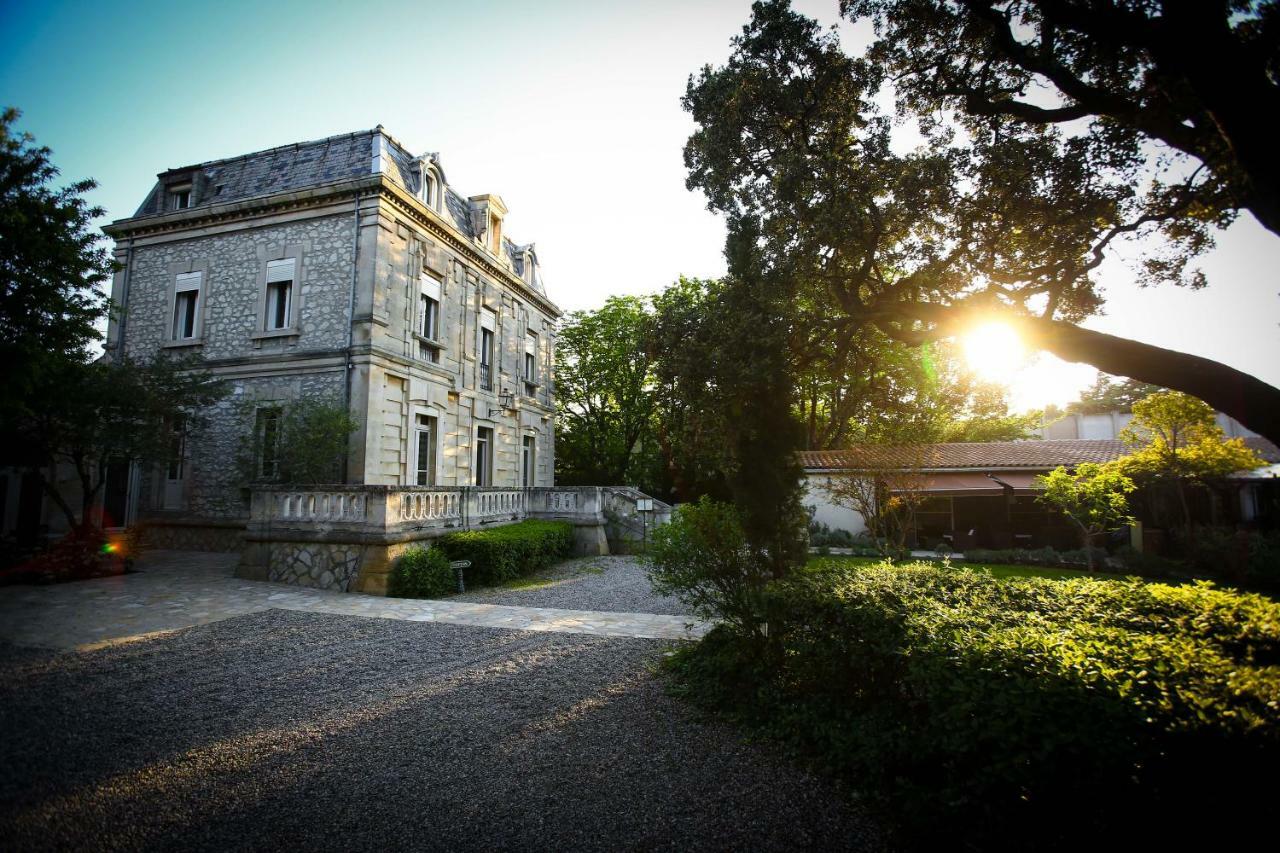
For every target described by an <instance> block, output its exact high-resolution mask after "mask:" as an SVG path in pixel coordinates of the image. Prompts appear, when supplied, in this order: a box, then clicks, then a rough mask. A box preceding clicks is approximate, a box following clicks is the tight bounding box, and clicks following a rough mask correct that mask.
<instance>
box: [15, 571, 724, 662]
mask: <svg viewBox="0 0 1280 853" xmlns="http://www.w3.org/2000/svg"><path fill="white" fill-rule="evenodd" d="M237 559H238V555H235V554H210V553H204V552H195V551H152V552H149V553H148V554H146V555H145V556H144V557H143V558H142V559H141V560H139V563H138V569H139V571H137V572H136V573H133V574H129V575H124V576H121V577H112V578H96V579H94V580H86V581H77V582H74V583H64V584H55V585H51V586H14V587H6V588H0V638H2V639H5V640H9V641H11V642H14V643H18V644H20V645H29V646H42V647H46V648H55V649H73V648H79V649H86V648H92V647H94V646H97V645H103V644H112V643H118V642H125V641H128V640H130V639H135V638H138V637H146V636H149V635H153V634H157V633H160V632H165V631H174V630H178V629H181V628H187V627H190V626H192V625H202V624H206V623H209V622H218V621H220V620H223V619H230V618H233V617H236V616H244V615H246V614H250V613H257V612H260V611H263V610H270V609H279V610H295V611H303V612H309V613H330V614H334V615H345V616H364V617H374V618H383V619H397V620H404V621H411V622H445V623H452V624H456V625H475V626H480V627H488V628H516V629H523V630H527V631H551V632H563V633H570V634H592V635H596V636H603V637H637V638H649V639H667V640H676V639H688V638H695V637H699V636H701V635H702V634H704V633H706V631H707V630H708V629H709V627H710V626H709V625H707V624H705V623H702V622H699V621H698V620H695V619H693V618H692V617H688V616H678V615H672V614H669V613H633V612H618V611H609V612H607V611H603V610H579V609H568V608H551V607H522V606H512V605H504V604H490V603H477V602H468V601H454V600H443V601H435V600H412V599H397V598H382V597H380V596H372V595H358V594H354V593H341V592H330V591H327V590H318V589H308V588H305V587H294V586H285V585H283V584H276V583H267V582H262V581H248V580H241V579H239V578H237V577H235V576H234V575H233V572H234V570H235V564H236V560H237Z"/></svg>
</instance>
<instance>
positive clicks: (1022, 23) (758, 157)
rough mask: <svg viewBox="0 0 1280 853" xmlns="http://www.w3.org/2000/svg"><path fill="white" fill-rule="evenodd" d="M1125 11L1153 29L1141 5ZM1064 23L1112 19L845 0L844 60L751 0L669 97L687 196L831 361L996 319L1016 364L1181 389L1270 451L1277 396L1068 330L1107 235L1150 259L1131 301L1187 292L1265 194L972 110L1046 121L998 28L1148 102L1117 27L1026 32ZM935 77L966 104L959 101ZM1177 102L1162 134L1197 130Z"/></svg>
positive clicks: (1206, 164)
mask: <svg viewBox="0 0 1280 853" xmlns="http://www.w3.org/2000/svg"><path fill="white" fill-rule="evenodd" d="M1128 5H1132V6H1133V7H1134V8H1135V9H1139V10H1145V12H1146V14H1148V15H1150V16H1154V17H1159V15H1158V14H1157V13H1156V12H1154V11H1151V10H1150V9H1149V8H1148V7H1150V6H1152V5H1153V4H1140V3H1133V4H1126V8H1127V7H1128ZM1210 5H1212V4H1210ZM980 7H981V8H980ZM995 7H999V8H998V9H997V13H998V17H999V19H1000V20H995V19H992V17H991V11H990V10H991V9H992V8H995ZM1067 7H1078V8H1075V12H1076V13H1077V16H1078V17H1080V16H1083V17H1088V14H1092V13H1094V12H1096V13H1097V14H1099V15H1103V14H1109V12H1110V11H1111V10H1114V9H1115V8H1117V4H1108V3H1102V4H1097V3H1091V4H1088V7H1087V8H1086V7H1085V6H1083V5H1081V4H1071V3H1049V2H1045V3H1033V2H1010V3H1001V4H975V3H967V2H966V3H959V2H957V3H943V2H937V3H927V2H923V0H922V2H915V3H913V2H901V3H893V2H888V0H885V2H879V3H876V2H850V3H846V4H845V9H846V11H847V12H848V13H849V14H850V15H851V16H853V17H855V18H856V17H858V16H861V15H869V16H872V17H877V16H878V20H879V22H880V24H881V29H880V35H879V38H878V39H877V41H876V42H875V43H874V44H873V46H872V47H871V48H870V49H869V50H868V51H866V52H865V53H863V54H862V55H858V56H851V55H849V54H848V53H846V52H845V51H844V50H843V49H842V48H841V46H840V44H839V42H838V40H837V38H836V36H835V35H834V34H833V33H830V32H824V31H822V30H821V29H820V28H819V27H818V25H817V24H816V23H815V22H813V21H811V20H809V19H807V18H804V17H803V16H800V15H798V14H796V13H794V12H793V11H792V10H791V9H790V8H789V6H788V4H787V3H786V2H779V0H771V2H761V3H757V4H756V5H755V6H754V7H753V15H752V19H751V21H750V22H749V23H748V25H747V26H746V27H744V29H743V32H742V35H741V36H739V37H738V38H736V39H735V40H734V50H733V53H732V55H731V56H730V58H729V60H728V62H727V63H726V64H725V65H724V66H723V67H721V68H712V67H706V68H704V69H703V70H702V72H701V73H700V74H699V75H697V76H695V77H694V78H691V80H690V83H689V87H688V91H687V93H686V97H685V106H686V108H687V109H688V110H689V112H690V113H691V114H692V115H693V117H694V119H695V121H696V122H697V124H698V128H697V130H696V132H695V133H694V134H693V136H692V137H691V138H690V140H689V142H688V144H687V146H686V150H685V158H686V164H687V165H688V167H689V186H690V187H691V188H697V189H700V190H702V191H704V192H705V193H706V194H707V196H708V199H709V202H710V206H711V207H712V208H713V209H715V210H719V211H721V212H724V213H725V214H726V215H727V216H728V219H729V226H730V230H731V232H751V233H755V234H757V235H758V241H759V244H760V248H759V252H758V256H759V257H760V258H761V259H762V262H763V263H764V264H765V267H766V273H767V275H768V276H769V277H770V279H771V280H773V281H785V282H787V283H788V285H787V286H788V287H790V288H793V289H794V293H793V295H792V304H793V305H794V306H795V310H796V311H797V312H800V313H801V314H802V316H800V317H799V318H798V322H801V323H804V324H805V325H806V327H807V328H810V329H812V330H814V331H815V333H817V334H819V335H821V336H824V337H823V338H822V340H823V342H824V344H825V345H826V346H827V347H828V348H836V349H838V348H840V347H842V346H846V345H849V343H850V342H851V341H852V340H853V339H854V337H855V335H854V334H853V333H852V331H851V330H853V329H857V328H862V327H865V326H868V325H870V326H874V327H875V328H877V329H879V330H880V331H882V332H883V333H884V334H886V335H889V336H891V337H893V338H895V339H897V340H900V341H904V342H909V343H917V342H923V341H927V340H934V339H937V338H941V337H948V336H953V335H955V334H957V333H958V332H959V331H961V330H963V329H965V328H967V327H969V326H971V325H972V324H974V323H975V322H978V321H980V320H988V319H991V318H1000V319H1003V320H1004V321H1006V322H1009V323H1011V324H1013V325H1016V326H1018V327H1019V328H1020V330H1021V332H1022V334H1023V336H1024V338H1026V339H1027V340H1028V342H1029V343H1030V344H1031V345H1033V346H1037V347H1039V348H1042V349H1045V350H1048V351H1050V352H1053V353H1054V354H1056V355H1058V356H1060V357H1062V358H1064V359H1067V360H1069V361H1084V362H1088V363H1090V364H1093V365H1095V366H1097V367H1099V368H1100V369H1102V370H1104V371H1106V372H1108V373H1112V374H1118V375H1123V376H1131V377H1134V378H1136V379H1140V380H1142V381H1145V382H1150V383H1153V384H1158V385H1161V386H1164V387H1171V388H1178V389H1180V390H1184V391H1186V392H1188V393H1191V394H1193V395H1195V396H1197V397H1200V398H1202V399H1204V400H1206V401H1208V402H1209V403H1211V404H1212V405H1214V406H1215V407H1216V408H1219V409H1221V410H1223V411H1225V412H1228V413H1229V414H1232V415H1234V416H1235V417H1237V418H1239V419H1240V420H1241V421H1242V422H1244V423H1245V424H1246V425H1248V426H1250V427H1252V428H1253V429H1256V430H1258V431H1259V432H1262V433H1264V434H1266V435H1269V436H1271V437H1272V438H1280V390H1278V389H1276V388H1273V387H1271V386H1270V385H1267V384H1266V383H1263V382H1261V381H1259V380H1257V379H1256V378H1254V377H1251V376H1248V375H1247V374H1244V373H1242V372H1240V371H1237V370H1234V369H1232V368H1230V367H1228V366H1226V365H1222V364H1219V363H1217V362H1213V361H1211V360H1209V359H1204V358H1200V357H1198V356H1193V355H1189V354H1186V353H1179V352H1174V351H1172V350H1166V349H1162V348H1159V347H1154V346H1150V345H1147V344H1143V343H1140V342H1137V341H1132V340H1128V339H1124V338H1118V337H1115V336H1112V335H1106V334H1103V333H1100V332H1095V331H1091V330H1088V329H1084V328H1083V327H1081V326H1080V325H1079V323H1080V322H1081V321H1082V320H1084V319H1086V318H1087V317H1089V316H1091V315H1093V314H1095V313H1097V312H1098V311H1099V309H1100V308H1101V306H1102V297H1101V295H1100V293H1099V292H1098V291H1097V289H1096V280H1095V277H1094V275H1095V272H1096V270H1097V268H1098V266H1099V265H1100V264H1101V263H1102V262H1103V260H1104V259H1105V257H1106V256H1107V253H1108V251H1109V250H1110V249H1111V248H1113V247H1114V245H1115V244H1116V243H1117V241H1119V240H1122V239H1128V238H1131V237H1141V236H1145V235H1150V234H1153V233H1156V232H1158V236H1159V237H1160V238H1161V239H1159V240H1156V241H1150V243H1155V244H1156V245H1158V249H1157V250H1156V251H1154V252H1150V253H1148V254H1147V256H1146V257H1145V258H1144V261H1143V265H1142V269H1141V271H1140V276H1141V277H1142V281H1143V283H1144V284H1157V283H1170V282H1172V283H1178V284H1183V285H1188V286H1192V287H1198V286H1202V285H1203V284H1204V280H1203V276H1202V275H1200V273H1199V272H1198V271H1196V270H1195V269H1194V268H1193V265H1192V263H1193V261H1194V259H1195V257H1196V256H1197V255H1199V254H1201V253H1202V252H1204V251H1205V250H1206V249H1208V248H1209V247H1211V246H1212V244H1213V233H1214V231H1215V229H1217V228H1220V227H1222V226H1224V225H1226V224H1228V223H1229V222H1230V221H1231V219H1232V218H1233V217H1234V216H1235V215H1236V214H1237V212H1238V211H1239V210H1240V209H1242V208H1247V209H1249V210H1251V211H1254V212H1255V213H1257V215H1259V218H1260V219H1261V218H1263V217H1264V216H1265V211H1264V212H1263V213H1258V210H1261V209H1262V207H1263V205H1262V202H1261V201H1259V199H1261V198H1262V197H1263V195H1265V192H1264V190H1265V187H1264V188H1263V189H1259V187H1262V186H1263V184H1265V181H1264V180H1262V179H1261V178H1246V177H1242V175H1245V172H1244V169H1245V167H1244V166H1243V165H1241V162H1242V161H1241V160H1240V158H1235V159H1232V158H1230V157H1226V155H1223V154H1222V153H1221V151H1218V149H1215V148H1214V147H1213V146H1212V145H1210V144H1209V143H1208V142H1206V143H1205V145H1204V146H1203V148H1202V150H1201V154H1195V153H1194V152H1188V151H1186V150H1184V149H1181V148H1176V147H1174V146H1172V145H1170V144H1169V143H1166V142H1165V141H1163V140H1161V139H1160V138H1159V137H1158V136H1156V135H1154V134H1153V133H1152V131H1151V129H1150V128H1148V127H1145V126H1144V125H1142V124H1141V123H1136V122H1129V123H1125V122H1124V121H1121V120H1119V119H1116V118H1113V117H1111V116H1105V115H1100V114H1099V115H1097V116H1094V118H1093V119H1092V120H1091V119H1090V115H1092V114H1088V113H1087V112H1081V110H1083V109H1084V107H1083V106H1082V103H1083V102H1081V104H1077V105H1076V106H1075V107H1074V108H1073V113H1074V114H1073V115H1071V116H1070V118H1072V122H1070V123H1066V124H1064V123H1060V122H1057V121H1045V120H1038V119H1037V116H1034V115H1031V114H1030V111H1029V110H1027V109H1023V108H1021V107H1019V108H1010V109H1003V108H1002V109H993V108H991V107H990V104H988V103H987V102H984V101H983V100H982V98H981V97H980V96H979V95H980V94H982V93H986V95H987V96H989V97H988V101H989V102H990V103H991V104H1000V105H1003V104H1004V103H1005V102H1006V101H1013V102H1017V103H1025V104H1028V105H1030V106H1036V107H1038V108H1039V107H1043V108H1044V109H1047V110H1056V109H1059V107H1056V106H1052V105H1051V104H1052V103H1053V102H1052V100H1051V99H1046V97H1044V96H1043V95H1042V93H1040V92H1039V91H1038V90H1036V83H1037V82H1038V81H1039V79H1040V77H1041V76H1043V72H1042V71H1037V70H1035V69H1027V68H1023V69H1022V70H1021V71H1016V70H1015V71H1010V70H1009V67H1008V62H1010V61H1012V60H1008V61H1006V60H1001V59H1000V54H999V50H1000V49H1007V50H1008V51H1010V52H1011V55H1017V54H1018V50H1017V49H1016V46H1011V45H1010V44H1009V43H1008V39H1007V38H1005V36H1004V35H1003V34H1002V31H1001V27H1002V24H1001V23H1000V22H1001V21H1004V22H1006V23H1007V25H1008V30H1009V33H1011V34H1012V36H1013V37H1015V40H1016V39H1023V40H1024V41H1022V42H1018V43H1024V44H1033V45H1037V46H1038V47H1037V50H1038V51H1039V56H1040V57H1041V58H1042V59H1045V61H1049V60H1048V59H1046V57H1050V56H1051V55H1053V51H1054V50H1056V49H1059V48H1061V49H1062V50H1064V51H1069V55H1070V56H1071V57H1075V59H1073V60H1072V61H1075V62H1076V63H1077V66H1078V69H1077V70H1078V71H1079V73H1081V74H1084V76H1085V77H1086V78H1087V79H1088V80H1089V81H1091V83H1092V84H1093V85H1094V87H1095V88H1100V89H1110V90H1115V91H1118V90H1119V89H1120V88H1121V87H1124V86H1126V85H1132V86H1135V87H1138V88H1139V89H1142V87H1143V86H1147V85H1153V84H1148V83H1143V82H1142V81H1143V80H1145V79H1147V78H1151V79H1154V78H1152V77H1151V74H1152V72H1150V70H1149V68H1148V67H1147V66H1146V65H1144V64H1143V61H1141V56H1142V54H1141V50H1139V49H1138V48H1135V49H1134V51H1137V52H1134V51H1129V52H1128V53H1126V52H1125V51H1124V50H1119V53H1116V50H1118V49H1117V48H1115V47H1114V45H1113V44H1112V43H1113V42H1115V41H1116V40H1118V39H1121V38H1122V37H1123V34H1122V33H1121V32H1120V31H1117V32H1116V33H1114V34H1113V35H1111V36H1099V35H1096V34H1091V33H1090V32H1087V31H1085V30H1083V29H1081V30H1079V31H1073V34H1072V35H1070V36H1068V35H1067V32H1066V28H1065V26H1061V25H1058V24H1055V23H1054V22H1053V20H1052V19H1051V18H1049V17H1047V16H1042V15H1041V13H1042V11H1043V9H1047V8H1052V9H1053V10H1055V11H1062V10H1067V11H1070V9H1067ZM984 8H985V11H984ZM1091 10H1092V12H1091ZM1131 11H1132V10H1131ZM1134 14H1136V12H1135V13H1134ZM1232 15H1233V17H1229V18H1228V24H1229V25H1230V26H1235V27H1237V28H1238V29H1240V33H1241V37H1242V38H1244V37H1245V36H1246V35H1248V34H1249V33H1252V32H1254V30H1256V31H1257V33H1258V34H1257V35H1253V36H1249V38H1247V39H1245V40H1246V41H1249V40H1250V39H1252V41H1250V44H1251V45H1253V47H1252V48H1251V49H1253V50H1254V51H1255V52H1257V51H1259V50H1261V51H1262V52H1263V53H1265V52H1266V50H1267V47H1266V45H1268V44H1270V43H1271V41H1274V38H1273V37H1272V35H1271V33H1272V31H1273V30H1272V29H1270V25H1269V21H1270V20H1271V7H1270V5H1269V4H1268V5H1267V6H1265V7H1259V8H1254V7H1252V6H1251V7H1248V8H1240V9H1233V10H1232ZM1231 22H1235V23H1231ZM1241 22H1243V23H1241ZM1250 22H1252V23H1250ZM948 27H949V29H948ZM984 27H985V28H986V29H983V28H984ZM1251 28H1252V29H1251ZM1037 33H1038V35H1037ZM1028 40H1029V41H1028ZM1063 45H1069V48H1066V47H1062V46H1063ZM1241 49H1242V50H1243V49H1244V48H1241ZM1108 51H1111V53H1108ZM1112 53H1115V55H1116V56H1119V57H1120V58H1114V57H1113V58H1107V57H1108V56H1111V54H1112ZM1065 55H1067V54H1064V56H1065ZM1028 61H1030V60H1028ZM1154 61H1155V60H1154V59H1152V60H1151V62H1154ZM984 62H986V63H987V65H983V63H984ZM1089 62H1093V63H1094V66H1089V65H1088V63H1089ZM1002 63H1003V64H1002ZM1153 67H1154V66H1153ZM940 69H943V70H942V71H940ZM948 69H949V70H948ZM1080 69H1084V70H1080ZM943 71H946V73H943ZM952 72H954V73H952ZM1240 73H1241V74H1244V73H1245V72H1244V71H1241V72H1240ZM1055 74H1056V72H1055ZM1002 75H1003V76H1002ZM957 79H959V80H961V81H964V80H969V81H970V82H973V83H974V84H975V85H977V84H981V86H983V87H986V88H983V89H982V90H981V92H980V93H979V95H974V94H972V93H970V92H968V91H963V90H962V85H961V83H957V82H956V80H957ZM1051 79H1053V78H1051ZM1056 79H1057V80H1058V81H1059V82H1061V81H1062V80H1065V79H1066V78H1065V76H1063V75H1060V74H1058V75H1057V76H1056ZM1251 79H1252V78H1251ZM1268 81H1269V78H1268ZM1268 81H1264V82H1265V83H1266V85H1272V84H1271V83H1270V82H1268ZM1170 85H1172V84H1170ZM1241 85H1242V86H1244V85H1245V81H1241ZM886 88H889V89H892V90H893V91H896V93H897V94H898V96H899V107H900V112H901V114H902V115H903V116H906V117H911V118H913V119H916V120H917V125H918V127H919V129H920V130H921V132H922V133H923V134H924V136H925V144H924V145H922V146H920V147H919V148H917V149H916V150H913V151H902V150H900V148H901V146H900V145H899V144H897V142H898V141H897V140H895V138H894V135H893V132H892V130H893V116H891V115H890V114H888V113H887V112H886V111H885V110H884V109H883V108H882V107H881V106H880V103H881V99H882V95H883V93H884V91H885V90H886ZM1033 90H1034V91H1033ZM1142 91H1144V92H1145V91H1146V89H1142ZM1179 91H1180V92H1182V90H1179ZM1182 94H1183V95H1184V96H1185V97H1184V100H1183V101H1180V102H1179V103H1180V104H1182V106H1179V107H1177V108H1176V109H1175V108H1174V107H1170V108H1169V109H1170V110H1172V112H1171V114H1173V115H1178V116H1182V117H1181V118H1180V119H1179V120H1178V121H1177V122H1176V123H1179V124H1181V125H1183V126H1184V127H1190V126H1193V125H1195V124H1196V122H1197V121H1200V127H1201V129H1202V130H1203V129H1204V128H1207V127H1208V125H1207V124H1205V121H1208V119H1203V116H1200V114H1199V113H1197V114H1196V116H1190V114H1189V113H1187V112H1186V111H1187V110H1190V109H1191V107H1189V106H1187V104H1190V103H1192V101H1191V100H1189V98H1190V95H1187V94H1186V93H1185V92H1182ZM1023 95H1026V98H1024V97H1023ZM1151 99H1152V100H1153V101H1158V100H1159V98H1158V97H1156V96H1154V95H1153V96H1151ZM1046 103H1048V104H1050V106H1044V104H1046ZM1178 110H1182V112H1178ZM1146 114H1150V111H1148V113H1146ZM1054 117H1061V118H1067V117H1068V116H1067V114H1066V113H1055V114H1054ZM1039 118H1044V116H1039ZM1202 119H1203V120H1202ZM1205 132H1206V133H1207V130H1206V131H1205ZM1223 138H1224V139H1225V138H1226V137H1223ZM1225 145H1227V143H1226V142H1222V143H1220V145H1219V147H1222V146H1225ZM1215 151H1216V152H1217V153H1213V152H1215ZM1263 221H1264V224H1265V222H1266V220H1265V219H1264V220H1263ZM1150 243H1149V244H1150ZM1149 244H1148V245H1149ZM805 311H808V312H809V313H808V314H807V315H803V312H805Z"/></svg>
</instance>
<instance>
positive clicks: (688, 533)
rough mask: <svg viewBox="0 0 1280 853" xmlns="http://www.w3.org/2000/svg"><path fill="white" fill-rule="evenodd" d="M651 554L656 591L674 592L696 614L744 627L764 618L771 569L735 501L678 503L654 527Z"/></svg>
mask: <svg viewBox="0 0 1280 853" xmlns="http://www.w3.org/2000/svg"><path fill="white" fill-rule="evenodd" d="M646 559H647V561H648V564H649V568H648V575H649V583H650V584H651V585H652V586H653V590H654V592H656V593H658V594H659V595H674V596H675V597H676V598H677V599H679V600H680V601H682V602H684V603H685V604H687V605H689V607H690V608H691V609H692V610H693V612H694V614H695V615H697V616H699V617H701V618H703V619H724V620H727V621H728V622H730V623H731V624H733V625H735V626H736V627H738V628H739V629H740V630H744V631H747V630H751V629H752V628H753V626H754V625H756V624H757V622H758V621H759V618H758V617H759V613H760V592H761V590H762V589H763V588H764V585H765V584H766V583H767V582H768V581H769V578H770V574H769V568H768V567H767V566H765V565H763V564H762V563H761V562H760V561H758V560H756V559H753V557H752V555H751V550H750V547H749V546H748V544H747V537H746V533H745V532H744V531H743V529H742V516H741V515H740V514H739V512H738V510H737V508H736V507H735V506H734V505H733V504H728V503H721V502H718V501H713V500H711V499H710V498H708V497H703V498H702V499H701V500H699V501H698V502H697V503H692V504H684V505H683V506H679V507H676V510H675V512H674V513H672V515H671V521H670V522H668V523H667V524H664V525H662V526H661V527H659V528H658V529H657V530H655V531H654V533H653V541H652V543H651V544H650V546H649V553H648V555H647V557H646Z"/></svg>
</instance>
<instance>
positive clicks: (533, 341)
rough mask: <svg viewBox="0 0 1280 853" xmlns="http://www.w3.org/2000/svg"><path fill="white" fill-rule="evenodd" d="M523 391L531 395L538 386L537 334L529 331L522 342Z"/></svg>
mask: <svg viewBox="0 0 1280 853" xmlns="http://www.w3.org/2000/svg"><path fill="white" fill-rule="evenodd" d="M524 382H525V386H526V387H525V390H526V391H528V392H530V393H532V392H533V390H534V389H535V388H536V387H537V385H538V333H537V332H535V331H533V330H532V329H531V330H529V331H528V332H527V333H526V334H525V342H524Z"/></svg>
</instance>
